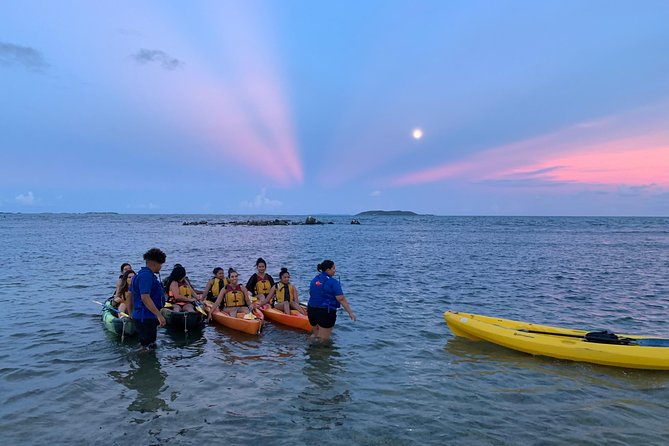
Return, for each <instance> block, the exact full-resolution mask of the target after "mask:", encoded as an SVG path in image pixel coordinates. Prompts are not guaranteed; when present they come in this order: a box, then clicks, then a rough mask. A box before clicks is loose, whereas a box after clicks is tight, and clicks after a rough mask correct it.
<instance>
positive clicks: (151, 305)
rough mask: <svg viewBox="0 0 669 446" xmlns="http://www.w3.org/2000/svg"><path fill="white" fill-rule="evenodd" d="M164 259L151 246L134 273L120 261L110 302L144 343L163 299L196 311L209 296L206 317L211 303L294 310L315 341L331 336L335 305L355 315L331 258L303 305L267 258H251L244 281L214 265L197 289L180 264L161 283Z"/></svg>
mask: <svg viewBox="0 0 669 446" xmlns="http://www.w3.org/2000/svg"><path fill="white" fill-rule="evenodd" d="M166 259H167V256H166V255H165V253H164V252H163V251H161V250H160V249H158V248H151V249H149V250H148V251H147V252H145V253H144V261H145V262H146V266H144V267H142V268H141V269H140V270H139V272H138V273H135V272H134V271H133V269H132V266H131V265H130V264H129V263H123V264H122V265H121V275H120V276H119V279H118V282H117V283H116V291H115V292H114V297H113V302H114V304H115V306H116V307H117V309H118V311H119V314H120V313H125V314H128V315H130V316H131V317H132V319H133V320H134V322H135V327H136V329H137V333H138V335H139V341H140V344H141V345H142V347H145V348H152V347H153V346H154V345H155V341H156V334H157V327H158V326H161V327H162V326H165V323H166V322H165V318H164V316H163V315H162V314H161V313H160V309H161V308H163V307H164V306H166V304H167V306H168V307H169V306H170V305H171V309H172V310H173V311H185V312H189V311H195V306H196V305H198V306H199V305H200V304H201V302H202V301H203V300H205V299H206V300H209V301H211V302H213V305H211V306H209V308H210V309H209V311H208V314H209V320H211V315H212V312H213V309H214V308H219V309H220V310H221V311H224V312H226V313H227V314H229V315H230V316H232V317H235V316H237V314H246V313H250V312H253V310H254V309H255V308H258V307H261V306H264V305H271V306H272V307H274V308H275V309H277V310H279V311H283V312H284V313H286V314H291V310H296V311H298V312H300V313H301V314H305V315H307V316H308V318H309V323H310V324H311V325H312V326H313V327H314V329H313V333H312V337H313V338H315V339H317V340H319V341H326V340H328V339H329V338H330V335H331V334H332V328H333V327H334V325H335V321H336V319H337V309H338V308H339V307H344V309H346V311H347V312H348V314H349V316H350V318H351V319H352V320H354V321H355V314H353V311H352V310H351V307H350V306H349V304H348V301H347V300H346V297H345V296H344V293H343V291H342V288H341V284H340V283H339V281H338V280H337V279H335V278H334V277H333V276H334V275H335V273H336V271H337V267H336V265H335V263H334V262H333V261H332V260H324V261H323V262H322V263H319V264H318V266H317V270H318V274H317V275H316V277H314V278H313V280H312V281H311V283H310V286H309V303H308V304H307V308H306V310H305V309H304V308H303V307H302V306H301V305H300V303H299V297H298V292H297V288H296V287H295V286H294V285H293V284H292V283H291V282H290V272H288V269H287V268H281V272H280V273H279V282H275V281H274V279H273V278H272V276H271V275H269V274H268V273H267V262H265V260H264V259H262V258H259V259H258V260H257V261H256V272H255V273H254V274H253V275H252V276H251V277H250V278H249V280H248V281H247V283H246V286H245V285H242V284H240V283H239V274H238V273H237V271H236V270H235V269H234V268H229V269H228V271H227V275H226V272H225V270H224V269H223V268H220V267H217V268H214V270H213V271H212V272H213V277H212V278H211V279H209V281H208V282H207V284H206V286H205V287H204V289H203V290H196V289H195V288H194V287H193V286H192V285H191V283H190V280H188V276H187V275H186V269H185V268H184V267H183V266H182V265H180V264H176V265H174V268H173V269H172V272H170V274H169V276H168V277H167V278H166V279H165V280H164V281H163V283H161V282H160V281H159V280H158V278H157V277H156V274H157V273H158V272H159V271H160V270H161V268H162V266H163V264H164V263H165V261H166ZM166 296H167V297H166Z"/></svg>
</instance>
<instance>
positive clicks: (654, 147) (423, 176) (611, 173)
mask: <svg viewBox="0 0 669 446" xmlns="http://www.w3.org/2000/svg"><path fill="white" fill-rule="evenodd" d="M662 116H664V115H662ZM637 117H638V116H637ZM627 120H629V121H632V120H633V119H632V118H631V117H630V116H624V115H621V116H617V117H612V118H609V119H603V120H598V121H591V122H585V123H580V124H576V125H573V126H570V127H569V128H566V129H563V130H560V131H557V132H553V133H550V134H546V135H541V136H538V137H535V138H530V139H527V140H522V141H518V142H515V143H512V144H508V145H504V146H499V147H494V148H491V149H488V150H485V151H482V152H479V153H476V154H473V155H471V156H469V157H466V158H464V159H461V160H458V161H455V162H452V163H445V164H442V165H438V166H433V167H430V168H426V169H422V170H419V171H416V172H411V173H408V174H405V175H402V176H400V177H397V178H394V179H391V180H390V184H392V185H394V186H405V185H415V184H425V183H433V182H439V181H444V180H448V179H452V180H463V181H474V182H477V181H491V180H492V181H517V180H519V179H524V180H528V179H531V180H533V181H534V183H533V184H537V182H541V181H543V182H546V183H572V184H597V185H608V186H617V185H630V186H639V185H649V184H654V185H657V186H661V187H669V132H668V131H667V129H666V126H665V125H664V120H663V119H657V118H656V119H655V120H654V121H653V122H648V121H643V120H641V121H639V122H641V123H634V122H632V123H630V124H629V125H628V126H627V127H625V124H626V123H627V122H626V121H627Z"/></svg>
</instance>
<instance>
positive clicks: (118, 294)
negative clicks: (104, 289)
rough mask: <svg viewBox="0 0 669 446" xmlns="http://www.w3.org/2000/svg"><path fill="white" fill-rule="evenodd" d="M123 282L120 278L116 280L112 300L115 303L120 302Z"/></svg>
mask: <svg viewBox="0 0 669 446" xmlns="http://www.w3.org/2000/svg"><path fill="white" fill-rule="evenodd" d="M122 284H123V280H122V279H120V278H119V279H118V280H117V281H116V289H115V290H114V302H116V303H117V304H119V303H121V285H122Z"/></svg>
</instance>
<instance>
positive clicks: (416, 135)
mask: <svg viewBox="0 0 669 446" xmlns="http://www.w3.org/2000/svg"><path fill="white" fill-rule="evenodd" d="M411 136H413V139H415V140H419V139H421V138H422V137H423V131H422V130H421V129H413V132H411Z"/></svg>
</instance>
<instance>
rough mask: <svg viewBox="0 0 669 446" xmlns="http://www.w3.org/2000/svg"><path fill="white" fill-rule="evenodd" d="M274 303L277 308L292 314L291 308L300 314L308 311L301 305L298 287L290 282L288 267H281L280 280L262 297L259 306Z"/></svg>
mask: <svg viewBox="0 0 669 446" xmlns="http://www.w3.org/2000/svg"><path fill="white" fill-rule="evenodd" d="M268 303H272V306H273V307H274V308H276V309H277V310H280V311H283V312H284V313H286V314H290V310H291V309H292V310H297V311H299V312H300V314H304V315H306V314H307V312H306V311H305V310H304V308H302V306H301V305H300V301H299V298H298V295H297V288H295V286H294V285H293V284H292V283H290V273H289V272H288V268H281V272H280V273H279V282H278V283H277V284H275V285H274V286H273V287H272V289H271V290H269V294H268V295H267V297H266V298H265V299H261V301H260V304H259V306H263V305H265V304H268Z"/></svg>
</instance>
